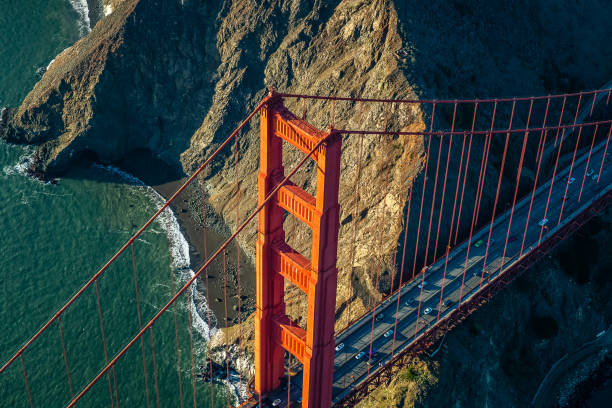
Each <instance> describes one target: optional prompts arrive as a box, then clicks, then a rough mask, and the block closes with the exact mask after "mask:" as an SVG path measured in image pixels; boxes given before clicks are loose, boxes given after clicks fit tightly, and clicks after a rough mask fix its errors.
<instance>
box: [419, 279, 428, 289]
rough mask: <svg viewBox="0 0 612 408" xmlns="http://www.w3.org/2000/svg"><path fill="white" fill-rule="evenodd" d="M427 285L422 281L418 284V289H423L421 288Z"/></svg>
mask: <svg viewBox="0 0 612 408" xmlns="http://www.w3.org/2000/svg"><path fill="white" fill-rule="evenodd" d="M425 285H427V281H423V282H421V283H419V289H421V288H423V286H425Z"/></svg>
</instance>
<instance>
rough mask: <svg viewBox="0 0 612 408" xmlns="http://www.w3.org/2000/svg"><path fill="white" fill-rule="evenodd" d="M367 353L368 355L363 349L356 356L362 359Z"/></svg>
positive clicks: (356, 358) (357, 358)
mask: <svg viewBox="0 0 612 408" xmlns="http://www.w3.org/2000/svg"><path fill="white" fill-rule="evenodd" d="M365 355H366V353H365V351H362V352H360V353H359V354H357V355H356V356H355V360H361V359H362V358H363V356H365Z"/></svg>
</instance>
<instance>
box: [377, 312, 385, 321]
mask: <svg viewBox="0 0 612 408" xmlns="http://www.w3.org/2000/svg"><path fill="white" fill-rule="evenodd" d="M384 318H385V314H384V313H378V314H377V315H376V318H375V319H376V321H377V322H380V321H381V320H382V319H384Z"/></svg>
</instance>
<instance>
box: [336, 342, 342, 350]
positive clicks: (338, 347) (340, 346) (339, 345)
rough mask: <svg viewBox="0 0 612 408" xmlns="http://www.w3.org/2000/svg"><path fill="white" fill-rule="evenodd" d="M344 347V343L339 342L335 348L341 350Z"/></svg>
mask: <svg viewBox="0 0 612 408" xmlns="http://www.w3.org/2000/svg"><path fill="white" fill-rule="evenodd" d="M343 348H344V343H340V344H338V345H337V346H336V349H335V350H336V351H340V350H342V349H343Z"/></svg>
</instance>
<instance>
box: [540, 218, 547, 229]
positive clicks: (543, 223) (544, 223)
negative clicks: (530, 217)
mask: <svg viewBox="0 0 612 408" xmlns="http://www.w3.org/2000/svg"><path fill="white" fill-rule="evenodd" d="M546 223H548V218H544V219H542V220H541V221H540V222H538V225H539V226H540V227H543V226H545V225H546Z"/></svg>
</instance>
